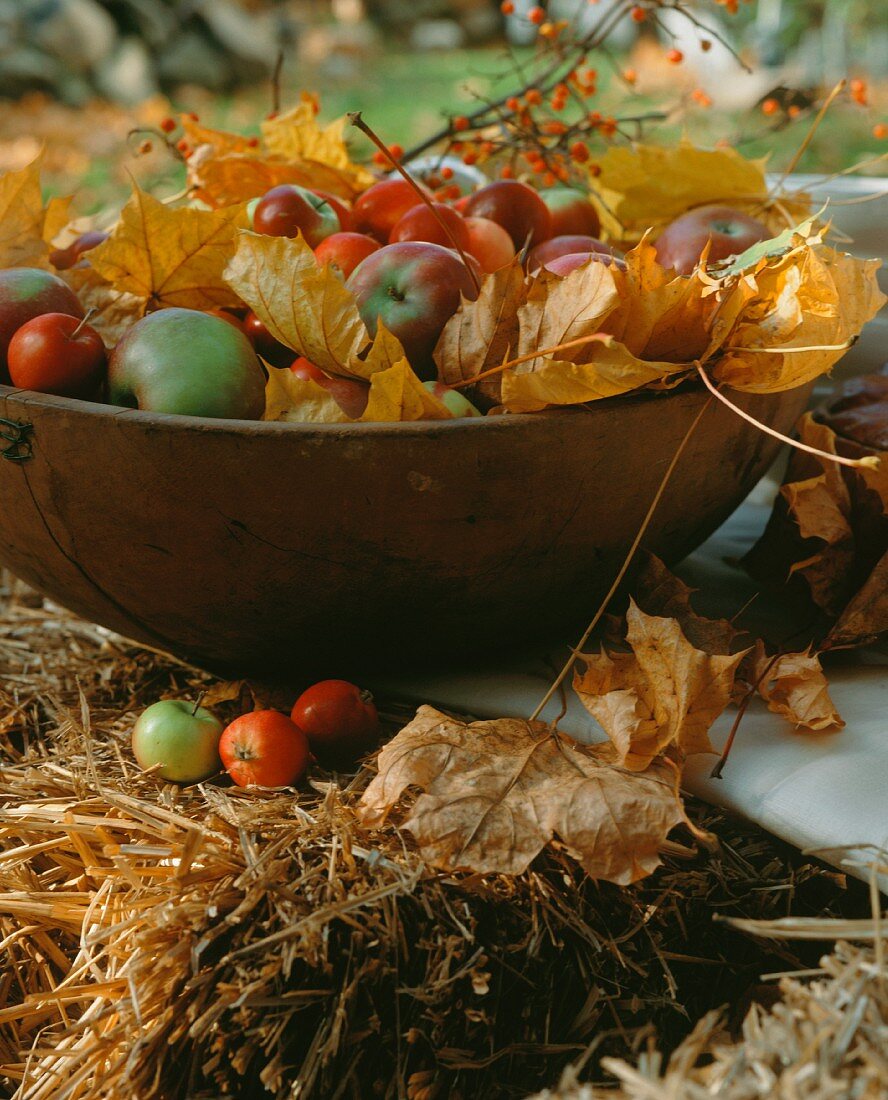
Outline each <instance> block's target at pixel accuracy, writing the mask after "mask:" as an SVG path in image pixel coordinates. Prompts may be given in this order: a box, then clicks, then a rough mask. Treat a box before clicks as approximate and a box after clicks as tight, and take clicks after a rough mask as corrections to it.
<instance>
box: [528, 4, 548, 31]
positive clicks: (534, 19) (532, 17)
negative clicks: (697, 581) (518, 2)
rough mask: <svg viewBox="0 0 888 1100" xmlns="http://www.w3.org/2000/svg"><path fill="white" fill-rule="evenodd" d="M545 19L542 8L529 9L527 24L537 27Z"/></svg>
mask: <svg viewBox="0 0 888 1100" xmlns="http://www.w3.org/2000/svg"><path fill="white" fill-rule="evenodd" d="M545 18H546V13H545V12H544V11H543V9H542V8H531V9H530V11H529V12H528V13H527V20H528V22H529V23H533V24H534V25H535V26H537V27H538V26H539V25H540V23H542V22H543V21H544V20H545Z"/></svg>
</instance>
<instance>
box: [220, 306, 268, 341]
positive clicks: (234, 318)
mask: <svg viewBox="0 0 888 1100" xmlns="http://www.w3.org/2000/svg"><path fill="white" fill-rule="evenodd" d="M206 312H207V313H208V314H209V315H210V316H211V317H219V318H220V319H221V320H223V321H227V322H228V324H229V325H233V326H234V327H235V328H236V329H237V331H238V332H242V333H243V334H244V336H246V335H247V330H246V328H245V326H244V322H243V318H241V317H238V315H237V314H236V313H233V312H232V311H231V310H230V309H222V308H218V309H208V310H206ZM266 331H268V330H267V329H266ZM248 339H249V337H248Z"/></svg>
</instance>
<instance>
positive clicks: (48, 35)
mask: <svg viewBox="0 0 888 1100" xmlns="http://www.w3.org/2000/svg"><path fill="white" fill-rule="evenodd" d="M23 14H24V20H25V25H26V34H27V41H28V43H29V44H30V45H33V46H37V47H38V48H39V49H41V50H44V51H45V52H46V53H48V54H51V55H52V56H53V57H57V58H58V59H59V60H60V61H62V62H64V63H65V65H66V66H67V67H69V68H71V69H75V70H77V71H79V72H84V71H85V70H88V69H91V68H93V66H94V65H97V64H98V63H99V61H101V60H102V58H103V57H106V56H107V55H108V54H110V53H111V51H112V50H113V49H114V45H115V43H116V41H117V27H116V25H115V23H114V20H113V19H112V18H111V16H110V15H109V14H108V12H106V11H105V10H104V8H102V7H101V6H100V5H99V4H98V3H96V0H52V2H51V3H43V4H40V5H36V4H30V5H27V6H26V7H25V9H24V13H23Z"/></svg>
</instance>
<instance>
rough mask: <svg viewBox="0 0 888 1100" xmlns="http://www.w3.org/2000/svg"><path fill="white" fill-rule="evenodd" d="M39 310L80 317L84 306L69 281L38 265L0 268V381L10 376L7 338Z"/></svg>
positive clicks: (39, 312)
mask: <svg viewBox="0 0 888 1100" xmlns="http://www.w3.org/2000/svg"><path fill="white" fill-rule="evenodd" d="M41 313H68V314H70V315H71V316H72V317H82V316H83V306H81V304H80V301H79V300H78V298H77V295H76V294H75V293H74V291H73V290H72V289H71V288H70V287H69V286H68V284H67V283H64V282H62V280H61V279H60V278H59V277H58V275H53V274H52V273H51V272H49V271H42V270H41V269H40V268H37V267H12V268H9V269H8V270H6V271H0V382H5V381H6V380H7V379H8V378H9V375H8V373H7V369H6V352H7V349H8V348H9V341H10V340H11V339H12V338H13V336H14V335H15V333H16V332H17V331H18V329H20V328H21V327H22V325H23V324H25V322H26V321H30V320H31V318H32V317H39V316H40V314H41Z"/></svg>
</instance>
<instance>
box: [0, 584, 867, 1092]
mask: <svg viewBox="0 0 888 1100" xmlns="http://www.w3.org/2000/svg"><path fill="white" fill-rule="evenodd" d="M0 673H2V686H0V941H2V943H3V946H4V949H5V951H6V954H7V959H8V964H7V966H6V968H5V970H4V972H3V975H2V977H0V1074H2V1075H3V1076H4V1078H5V1080H6V1082H7V1095H10V1096H11V1095H14V1096H15V1097H17V1098H18V1100H24V1098H27V1100H50V1098H52V1100H106V1098H107V1100H110V1098H112V1097H114V1098H115V1100H116V1098H120V1097H124V1096H126V1097H129V1096H132V1097H138V1098H139V1100H149V1098H155V1097H156V1098H161V1097H162V1098H164V1100H177V1098H180V1097H181V1098H184V1097H189V1098H194V1100H196V1098H199V1097H205V1098H210V1097H213V1098H215V1097H220V1096H236V1097H246V1098H249V1097H253V1096H256V1097H259V1096H262V1097H266V1096H271V1097H278V1098H280V1100H283V1098H284V1097H334V1096H336V1097H368V1096H374V1095H378V1096H393V1097H394V1096H407V1097H410V1098H411V1100H422V1098H426V1100H431V1098H432V1097H436V1096H438V1097H444V1096H447V1097H454V1098H456V1097H460V1096H463V1097H470V1096H471V1097H474V1096H484V1097H485V1098H495V1097H506V1096H521V1095H525V1094H526V1093H527V1092H528V1091H529V1090H531V1089H533V1088H534V1087H541V1086H543V1085H544V1084H546V1083H547V1082H551V1081H553V1080H555V1079H556V1078H557V1076H558V1074H559V1072H560V1071H561V1069H562V1067H563V1066H565V1065H567V1064H568V1063H570V1062H571V1061H572V1060H575V1059H576V1058H577V1056H578V1055H579V1054H580V1053H581V1052H585V1057H586V1060H587V1070H589V1071H593V1070H594V1071H595V1072H596V1073H598V1072H599V1070H598V1066H599V1063H600V1061H601V1059H602V1058H607V1057H610V1058H618V1057H623V1058H627V1057H630V1056H631V1055H632V1054H633V1052H634V1051H635V1050H636V1049H637V1048H638V1044H639V1043H640V1042H641V1041H642V1038H643V1036H645V1035H646V1034H648V1033H649V1032H650V1030H651V1029H652V1028H653V1029H655V1032H656V1034H657V1036H658V1040H659V1042H660V1043H661V1044H663V1045H664V1046H665V1048H666V1049H671V1048H672V1047H674V1046H675V1045H676V1044H677V1043H678V1042H680V1040H681V1039H683V1038H685V1037H686V1035H687V1033H688V1031H689V1029H690V1027H691V1024H692V1022H693V1021H694V1020H695V1019H697V1018H698V1017H699V1016H701V1015H702V1014H703V1013H705V1012H706V1011H707V1010H709V1009H712V1008H713V1007H714V1006H716V1005H720V1004H723V1003H725V1002H732V1003H735V1004H736V1003H740V1002H741V1001H742V1000H743V998H744V997H745V996H747V995H748V994H749V991H750V990H754V989H755V986H756V984H757V982H758V976H759V974H760V973H761V972H762V970H767V969H772V970H773V969H775V968H779V969H787V968H797V967H799V966H808V965H810V962H811V961H812V958H811V956H810V948H809V947H807V946H806V945H804V944H802V945H800V946H799V947H798V948H796V947H790V946H787V945H786V944H785V943H782V942H778V943H776V944H764V945H763V944H762V943H760V942H757V941H754V940H753V939H751V938H750V937H749V936H748V935H746V934H745V933H744V932H742V931H739V930H737V929H734V928H732V927H731V926H730V925H728V924H727V923H724V922H713V920H712V919H711V918H712V914H713V912H719V913H722V914H725V915H734V916H738V917H745V918H756V919H772V918H777V917H780V916H783V915H785V914H786V913H787V912H789V911H790V908H791V909H792V910H793V911H794V912H809V913H821V914H823V913H825V914H834V915H840V914H847V915H850V916H855V915H859V914H860V913H861V912H865V911H866V897H865V891H864V890H863V888H862V887H861V888H859V890H858V888H857V887H856V885H855V884H852V885H851V886H850V887H848V888H846V883H845V882H844V879H843V876H841V875H837V874H835V873H834V872H831V871H829V870H827V869H825V868H823V867H821V866H819V865H817V864H815V863H812V862H810V861H807V860H804V859H801V858H799V857H798V856H797V855H796V854H795V853H792V852H791V851H790V850H788V849H787V848H785V847H784V846H782V845H780V844H779V843H778V842H776V841H774V840H772V839H771V838H769V837H767V836H765V835H764V834H762V833H761V832H760V831H758V830H756V829H755V828H754V827H751V826H747V825H745V824H742V823H740V822H737V821H735V820H732V819H730V818H729V817H727V816H726V815H724V814H722V813H721V812H717V811H714V810H711V809H709V808H706V807H703V806H700V805H697V806H694V807H693V815H694V817H695V819H696V821H697V823H698V824H699V825H701V826H702V827H703V828H708V829H709V830H710V831H713V832H714V833H715V834H717V836H718V838H719V842H720V843H719V844H718V845H715V846H713V849H712V850H711V851H706V850H697V849H695V848H693V847H688V846H686V843H691V841H690V839H689V835H688V837H682V838H680V839H681V841H682V843H673V844H671V845H670V846H669V850H668V851H667V853H666V863H665V865H664V866H663V867H662V868H661V869H660V871H659V872H658V873H657V874H656V875H654V876H652V877H651V878H650V879H648V880H646V881H645V882H643V883H641V884H639V885H638V886H637V887H634V888H632V889H629V890H627V889H620V888H617V887H613V886H609V885H607V884H602V885H598V884H596V883H594V882H591V881H589V880H588V879H585V878H584V877H583V876H582V874H581V872H579V871H578V869H577V865H576V864H575V863H573V862H572V861H570V860H569V859H568V858H567V857H566V856H564V855H563V854H562V853H560V852H559V851H558V850H557V849H555V850H553V851H552V852H551V853H549V854H547V855H546V856H545V857H544V858H541V859H540V860H538V861H537V862H536V863H535V864H534V865H533V867H532V868H531V870H530V871H529V872H528V873H526V874H524V875H522V876H519V877H511V878H510V877H507V876H486V877H485V876H480V875H457V874H442V873H439V872H436V871H433V870H431V869H429V868H428V867H426V866H425V865H424V864H423V863H422V862H421V860H420V859H419V858H418V856H417V855H416V853H415V852H414V850H413V849H412V847H411V844H410V842H409V838H408V837H407V836H405V835H402V834H401V833H400V832H399V831H398V830H397V828H396V827H394V826H391V827H387V828H386V829H384V830H382V831H370V830H368V829H366V828H365V827H364V826H362V825H361V824H360V823H359V821H358V819H357V817H356V815H355V813H354V807H355V804H356V802H357V800H358V798H359V796H360V793H361V790H362V789H363V787H364V786H365V784H366V782H367V780H368V778H369V775H370V772H369V771H368V770H366V769H365V770H364V771H362V772H361V773H359V774H358V775H357V776H354V777H333V776H329V775H325V774H323V773H320V772H317V773H315V774H314V775H313V776H312V778H311V786H310V788H309V789H307V790H304V791H300V792H299V793H298V794H294V793H292V792H284V793H281V792H267V793H247V792H243V791H240V790H238V789H236V788H232V787H230V786H225V785H224V784H222V783H217V782H209V783H206V784H201V785H199V786H196V787H192V788H187V789H182V788H178V787H176V786H174V785H171V784H164V783H162V782H160V781H158V780H157V779H155V778H154V777H153V776H151V775H146V774H142V773H139V771H138V770H137V768H136V766H135V764H134V762H133V761H132V758H131V755H130V752H129V736H130V730H131V726H132V722H133V719H134V716H135V714H136V713H137V712H138V711H139V710H140V709H141V708H142V707H143V706H145V705H146V704H148V703H150V702H152V701H154V699H156V698H158V697H160V696H166V695H179V696H187V697H190V698H193V697H194V695H195V694H196V693H197V692H198V691H199V690H201V689H202V688H205V687H207V686H208V685H210V684H211V683H212V681H211V678H210V677H208V676H206V675H205V674H203V673H201V672H199V671H198V670H196V669H192V668H189V667H188V666H185V665H182V664H179V663H177V662H174V661H172V660H170V659H168V658H166V657H163V656H160V655H158V654H155V653H152V652H150V651H148V650H145V649H141V648H136V647H134V646H131V645H129V644H127V643H126V642H124V641H123V640H122V639H119V638H117V637H115V636H113V635H111V634H109V633H108V632H107V631H104V630H101V629H100V628H97V627H94V626H90V625H89V624H86V623H83V622H81V621H80V620H77V619H75V618H73V617H72V616H69V615H67V614H66V613H64V612H62V611H60V610H59V609H58V608H54V607H52V606H47V605H44V604H43V603H42V601H40V600H39V599H35V597H34V596H33V594H31V593H28V592H27V590H25V589H23V588H21V587H20V586H15V585H12V584H8V585H7V589H6V591H5V593H4V592H0ZM227 705H229V706H231V707H234V706H236V704H227ZM384 709H386V711H387V713H388V714H389V715H390V716H391V717H392V719H393V720H398V719H403V717H404V715H403V714H401V713H399V712H398V708H397V707H395V706H394V705H391V706H389V707H388V708H384Z"/></svg>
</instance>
